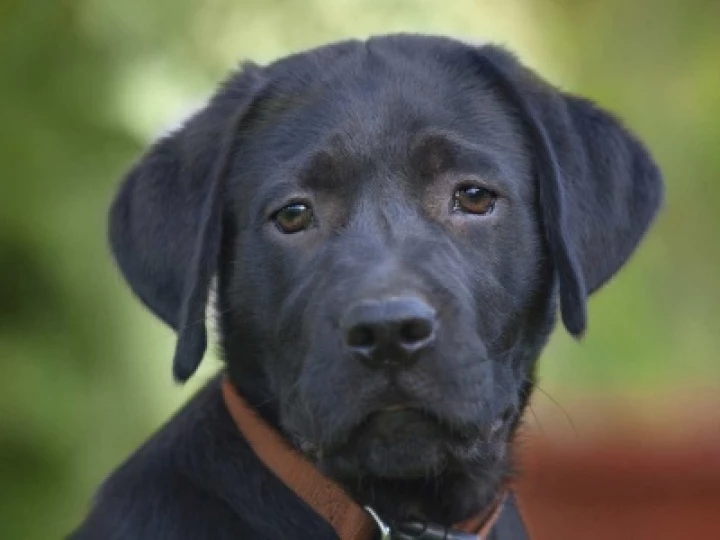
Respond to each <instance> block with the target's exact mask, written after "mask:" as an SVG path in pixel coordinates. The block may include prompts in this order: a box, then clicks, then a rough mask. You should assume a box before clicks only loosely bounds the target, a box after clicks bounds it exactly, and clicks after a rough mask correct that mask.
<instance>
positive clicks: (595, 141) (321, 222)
mask: <svg viewBox="0 0 720 540" xmlns="http://www.w3.org/2000/svg"><path fill="white" fill-rule="evenodd" d="M661 198H662V184H661V176H660V173H659V171H658V169H657V167H656V166H655V164H654V163H653V160H652V158H651V157H650V156H649V155H648V152H647V150H646V149H645V148H644V147H643V146H642V144H641V143H640V142H639V141H638V140H637V139H636V138H635V137H634V136H633V135H631V134H630V133H628V131H627V130H626V129H625V128H623V127H622V125H621V124H620V123H619V121H618V120H617V119H615V118H614V117H613V116H611V115H610V114H609V113H607V112H605V111H603V110H602V109H599V108H598V107H596V106H595V105H594V104H592V103H591V102H589V101H587V100H585V99H582V98H579V97H576V96H573V95H570V94H567V93H564V92H561V91H559V90H557V89H555V88H553V87H552V86H550V85H549V84H547V83H546V82H544V81H543V80H542V79H540V78H538V77H537V76H536V75H535V74H533V73H532V72H531V71H529V70H528V69H526V68H525V67H523V66H522V65H521V64H520V63H519V62H518V61H517V60H516V59H515V58H514V57H513V56H512V55H511V54H509V53H507V52H505V51H504V50H502V49H500V48H498V47H495V46H491V45H486V46H477V47H476V46H470V45H466V44H463V43H460V42H458V41H454V40H450V39H445V38H438V37H427V36H416V35H391V36H383V37H376V38H373V39H369V40H367V41H345V42H340V43H336V44H332V45H329V46H326V47H321V48H318V49H315V50H311V51H308V52H304V53H300V54H295V55H292V56H289V57H287V58H284V59H281V60H279V61H277V62H275V63H273V64H270V65H269V66H265V67H260V66H257V65H253V64H250V65H245V66H243V68H242V69H241V70H240V71H238V72H237V73H234V74H233V75H231V76H230V77H229V79H228V80H227V81H226V82H225V83H224V84H222V85H221V87H220V89H219V90H218V91H217V93H216V94H215V95H214V97H213V98H212V99H211V100H210V101H209V103H208V104H207V106H206V107H205V108H204V109H203V110H201V111H200V112H198V113H197V114H195V115H194V116H193V117H192V118H190V119H189V120H188V121H187V122H186V123H185V124H184V125H183V126H182V127H181V128H179V129H177V130H176V131H175V132H174V133H172V134H170V135H168V136H166V137H163V138H162V139H161V140H159V141H158V142H156V143H155V144H154V145H153V146H152V148H151V149H150V150H149V151H148V153H147V154H146V155H145V156H144V157H143V158H142V159H141V160H140V161H139V162H138V163H137V164H136V165H135V167H134V168H133V169H132V170H131V171H130V173H129V175H128V176H127V178H126V179H125V181H124V183H123V184H122V186H121V188H120V192H119V194H118V196H117V199H116V200H115V202H114V204H113V206H112V210H111V213H110V222H109V224H110V233H109V236H110V242H111V245H112V248H113V251H114V254H115V257H116V259H117V262H118V265H119V267H120V269H121V271H122V273H123V274H124V276H125V278H126V279H127V281H128V282H129V284H130V286H131V287H132V289H133V291H134V292H135V293H136V294H137V296H138V297H139V298H140V299H141V300H142V301H143V302H144V303H145V304H146V305H147V307H148V308H150V310H152V312H153V313H155V314H156V315H157V316H158V317H159V318H160V319H162V320H163V321H165V322H166V323H167V324H168V325H170V326H171V327H172V328H174V329H175V330H176V331H177V333H178V341H177V349H176V351H175V359H174V368H173V369H174V375H175V377H176V379H178V380H179V381H185V380H186V379H188V377H190V376H191V375H192V374H193V372H194V371H195V369H196V368H197V366H198V364H199V362H200V360H201V358H202V356H203V353H204V351H205V348H206V330H205V325H204V320H205V313H206V309H207V307H208V306H207V304H208V298H209V294H210V290H211V289H213V290H215V291H216V298H217V301H216V303H215V304H216V305H215V306H214V307H215V312H216V316H217V322H218V327H219V341H220V349H221V351H222V356H223V357H224V359H225V362H226V372H227V375H228V377H229V378H230V380H231V381H232V383H233V385H234V388H235V389H236V390H237V392H238V393H239V394H240V395H242V396H243V397H244V398H245V400H246V401H247V402H249V403H250V404H251V405H252V406H253V407H254V408H255V409H256V411H257V412H258V413H259V414H260V415H261V417H262V418H264V419H265V420H266V421H267V422H268V423H269V424H270V425H271V426H274V427H275V428H276V429H277V430H279V432H280V433H282V435H283V436H284V437H285V438H286V439H287V441H288V442H289V443H290V444H291V445H293V446H294V447H295V448H297V449H298V451H300V452H302V454H304V455H305V456H306V457H307V459H308V460H310V461H311V462H312V463H314V464H315V465H316V466H317V467H318V468H319V470H320V471H322V473H324V474H325V475H327V476H329V477H330V478H333V479H335V480H336V481H337V482H339V483H340V484H341V485H343V486H344V487H345V488H346V490H347V491H348V493H349V494H350V495H351V496H352V497H353V498H354V499H355V500H356V501H358V502H359V503H361V504H363V505H365V504H367V505H370V506H372V508H374V509H375V511H376V512H377V514H378V515H379V516H382V517H383V518H387V519H415V520H418V519H419V520H428V521H430V522H434V523H438V524H443V525H448V524H451V523H454V522H457V521H459V520H462V519H465V518H467V517H468V516H469V515H472V514H473V513H475V512H477V511H478V509H480V508H483V507H485V506H487V505H488V504H490V502H491V501H492V500H493V499H494V497H496V496H497V494H498V493H499V492H500V490H501V489H502V486H503V485H505V484H506V483H507V481H508V480H509V478H511V475H512V470H513V467H512V452H511V447H510V445H509V444H508V443H509V442H510V441H511V439H512V437H513V433H514V431H515V430H516V428H517V426H518V422H519V420H520V417H521V415H522V412H523V409H524V407H525V405H526V404H527V402H528V399H529V397H530V395H531V392H532V390H533V384H534V383H533V380H534V372H535V366H536V362H537V359H538V356H539V354H540V352H541V350H542V348H543V346H544V345H545V343H546V342H547V340H548V336H549V335H550V332H551V330H552V328H553V326H554V322H555V315H556V312H557V311H559V312H560V313H561V316H562V321H563V323H564V326H565V328H566V329H567V330H568V331H569V332H570V333H571V334H572V335H573V336H581V335H582V333H583V331H584V330H585V327H586V319H587V316H586V302H587V299H588V296H589V295H590V294H591V293H593V292H594V291H596V290H597V289H598V288H600V287H601V286H602V285H603V284H604V283H605V282H606V281H608V280H609V279H610V278H611V277H612V276H613V274H615V272H616V271H617V270H618V269H619V268H620V267H621V266H622V265H623V263H624V262H625V261H626V260H627V259H628V257H629V256H630V254H631V253H632V252H633V250H634V249H635V247H636V246H637V244H638V242H639V241H640V239H641V238H642V237H643V235H644V233H645V231H646V229H647V228H648V226H649V224H650V222H651V221H652V219H653V216H654V214H655V213H656V211H657V209H658V207H659V205H660V202H661ZM525 537H526V536H525V533H524V532H523V527H522V524H521V521H520V519H519V516H518V514H517V511H516V509H515V505H514V501H513V500H512V499H510V500H509V501H508V503H507V504H506V505H505V507H504V509H503V511H502V514H501V516H500V519H499V522H498V524H497V526H496V527H495V529H494V531H493V533H492V535H491V538H495V539H497V540H510V539H519V538H525ZM74 538H76V539H126V538H127V539H153V540H158V539H191V538H192V539H194V538H213V539H223V538H227V539H238V538H243V539H316V540H330V539H333V538H337V536H336V535H335V533H334V532H333V530H332V529H331V528H330V526H329V525H328V524H327V523H326V522H325V521H324V520H323V519H322V518H321V517H320V516H319V515H317V514H316V513H315V512H314V511H313V510H312V509H311V508H310V507H309V506H308V505H307V504H305V502H303V501H302V500H300V499H299V498H298V497H296V496H295V495H294V494H293V493H292V491H291V490H290V489H288V487H287V486H286V485H284V484H283V483H282V482H281V481H280V480H279V479H278V478H277V477H276V476H274V475H273V474H272V473H271V472H270V471H269V470H268V469H267V468H266V467H264V466H263V465H262V464H261V462H260V461H259V460H258V457H257V456H256V455H255V454H254V453H253V451H252V450H251V448H250V447H249V446H248V444H247V442H246V441H245V439H244V438H243V437H242V435H241V434H240V433H239V432H238V430H237V428H236V427H235V424H234V423H233V421H232V419H231V418H230V416H229V414H228V412H227V409H226V407H225V405H224V402H223V400H222V398H221V394H220V390H219V382H218V380H217V379H216V380H213V381H212V382H211V383H210V384H209V385H208V386H207V387H206V388H205V389H204V390H203V391H201V392H200V393H199V394H198V395H197V396H196V397H195V398H194V399H193V400H192V401H191V402H190V403H188V405H187V406H185V407H184V409H183V410H181V411H180V412H179V413H178V414H177V415H176V416H175V417H174V418H173V419H172V420H170V421H169V423H168V424H167V425H166V426H165V427H163V428H162V429H161V430H160V431H159V432H158V433H157V434H156V435H155V436H153V437H152V438H151V439H150V440H149V441H148V442H147V443H146V444H145V445H144V446H143V447H142V448H140V449H139V450H138V451H137V452H136V453H135V455H134V456H132V457H131V458H130V459H129V460H128V461H127V462H126V463H125V464H123V465H122V466H121V467H120V468H119V469H118V470H117V471H116V472H115V473H114V474H113V475H112V476H111V477H110V478H109V479H108V480H107V481H106V482H105V484H104V485H103V487H102V488H101V490H100V491H99V493H98V495H97V497H96V498H95V500H94V502H93V506H92V509H91V512H90V515H89V516H88V517H87V519H86V520H85V521H84V523H83V524H82V525H81V526H80V528H79V529H78V530H77V531H76V532H75V533H74Z"/></svg>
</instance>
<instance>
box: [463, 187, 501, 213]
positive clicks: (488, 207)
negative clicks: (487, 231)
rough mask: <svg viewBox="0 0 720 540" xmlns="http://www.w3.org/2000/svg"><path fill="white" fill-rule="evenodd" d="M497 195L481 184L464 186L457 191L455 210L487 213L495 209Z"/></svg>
mask: <svg viewBox="0 0 720 540" xmlns="http://www.w3.org/2000/svg"><path fill="white" fill-rule="evenodd" d="M496 200H497V195H495V193H493V192H492V191H490V190H489V189H485V188H483V187H480V186H463V187H461V188H460V189H458V190H457V191H456V192H455V197H454V201H453V210H454V211H456V212H466V213H468V214H478V215H481V216H483V215H486V214H490V213H492V211H493V210H494V209H495V201H496Z"/></svg>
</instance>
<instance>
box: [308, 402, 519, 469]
mask: <svg viewBox="0 0 720 540" xmlns="http://www.w3.org/2000/svg"><path fill="white" fill-rule="evenodd" d="M507 427H508V414H507V413H504V414H503V415H501V416H500V417H498V418H497V419H496V420H495V421H494V422H492V423H491V424H490V425H489V426H487V427H485V428H481V427H479V426H477V425H467V424H460V423H457V422H453V421H452V420H450V419H447V418H444V417H442V416H440V415H438V414H437V413H435V412H433V411H431V410H427V409H422V408H418V407H413V406H411V405H407V404H392V405H386V406H382V407H379V408H377V409H374V410H373V411H371V412H370V413H368V414H367V415H366V416H365V417H364V418H363V419H362V420H361V421H360V422H359V423H357V424H356V425H355V426H354V427H352V428H351V429H349V430H348V432H347V433H346V434H345V436H344V437H342V438H341V439H337V440H336V441H334V442H333V443H332V444H329V445H325V446H324V447H323V448H322V449H317V451H316V452H315V456H314V457H315V458H316V459H315V460H316V462H317V464H318V466H319V467H320V468H321V470H323V471H324V472H326V473H327V474H329V475H331V476H334V477H337V478H350V477H362V476H372V477H378V478H388V479H393V478H394V479H398V480H400V479H416V478H428V477H431V476H439V475H440V474H442V473H443V472H444V471H445V470H446V469H448V468H456V467H458V468H461V467H464V466H466V465H467V464H475V465H479V464H484V465H487V464H489V463H491V462H495V461H497V460H499V459H501V458H502V456H503V455H504V451H505V443H504V440H503V434H504V433H505V432H506V431H508V429H507Z"/></svg>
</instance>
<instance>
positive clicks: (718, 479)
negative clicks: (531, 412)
mask: <svg viewBox="0 0 720 540" xmlns="http://www.w3.org/2000/svg"><path fill="white" fill-rule="evenodd" d="M523 446H524V447H523V448H522V449H521V451H520V456H521V460H520V463H521V467H522V470H521V479H520V481H519V483H518V485H517V492H518V496H519V503H520V508H521V511H522V514H523V518H524V520H525V522H526V524H527V527H528V529H529V531H530V534H531V538H532V540H688V539H693V540H694V539H708V540H711V539H720V432H719V431H718V430H715V432H714V433H711V436H710V438H705V439H703V440H691V439H686V440H684V441H678V440H673V441H664V442H663V441H662V440H650V441H648V440H642V437H640V436H639V435H638V434H627V433H618V434H605V436H604V437H600V438H593V439H592V440H589V439H588V440H580V441H578V440H575V441H568V440H559V441H557V442H555V441H550V440H548V439H547V438H542V439H541V440H532V441H526V443H525V444H524V445H523Z"/></svg>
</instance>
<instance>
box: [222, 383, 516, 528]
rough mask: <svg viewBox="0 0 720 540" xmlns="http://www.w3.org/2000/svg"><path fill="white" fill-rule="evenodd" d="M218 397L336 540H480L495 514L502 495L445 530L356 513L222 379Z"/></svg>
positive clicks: (353, 506)
mask: <svg viewBox="0 0 720 540" xmlns="http://www.w3.org/2000/svg"><path fill="white" fill-rule="evenodd" d="M222 394H223V400H224V402H225V405H226V407H227V409H228V412H229V413H230V416H231V417H232V419H233V421H234V423H235V425H236V426H237V428H238V429H239V431H240V432H241V433H242V434H243V436H244V437H245V439H246V440H247V441H248V443H249V444H250V446H251V447H252V449H253V450H254V452H255V454H256V455H257V456H258V458H259V459H260V460H261V461H262V462H263V463H264V464H265V465H266V466H267V467H268V468H269V469H270V470H271V471H272V472H273V473H274V474H275V475H276V476H277V477H278V478H279V479H280V480H282V481H283V482H284V483H285V484H286V485H287V487H288V488H290V489H291V490H292V491H294V492H295V493H296V495H298V496H299V497H300V498H301V499H303V500H304V501H305V502H306V503H307V504H308V505H309V506H311V507H312V508H313V509H314V510H315V511H316V512H317V513H318V514H319V515H320V516H321V517H323V518H324V519H325V520H326V521H327V522H328V523H329V524H330V525H331V526H332V527H333V529H335V531H336V532H337V534H338V536H339V537H340V539H341V540H369V539H371V538H373V535H374V531H375V530H376V529H379V530H380V531H381V533H382V535H383V536H382V538H399V539H402V538H415V537H417V534H418V533H420V532H423V534H424V536H422V537H423V538H428V539H430V540H432V539H433V538H438V539H441V538H446V539H458V540H470V539H483V538H485V537H486V534H487V533H488V532H489V531H490V529H491V528H492V527H493V525H494V524H495V522H496V520H497V518H498V517H499V515H500V512H501V510H502V504H503V502H504V500H505V493H506V492H505V490H503V491H502V493H501V494H500V495H499V496H497V497H496V498H495V500H494V501H493V503H492V504H491V505H489V506H488V507H486V508H484V509H483V510H482V511H481V512H478V513H477V514H475V515H473V516H472V517H470V518H469V519H466V520H464V521H463V522H460V523H457V524H456V525H454V526H453V527H452V528H451V529H448V528H447V527H444V526H441V525H435V524H429V523H420V522H403V523H389V524H386V523H385V522H384V521H383V520H382V518H380V517H379V516H378V515H377V513H376V512H374V511H373V510H372V509H371V508H369V507H366V508H365V509H363V508H361V507H360V506H359V505H358V504H357V503H356V502H355V501H354V500H353V499H352V498H351V497H350V496H349V495H348V494H347V493H346V492H345V491H344V490H343V489H342V488H341V487H340V486H339V485H338V484H336V483H335V482H333V481H332V480H330V479H329V478H327V477H325V476H323V475H322V474H321V473H320V472H319V471H318V470H317V469H316V468H315V467H314V466H313V465H312V464H311V463H310V462H309V461H307V460H306V459H305V458H303V457H302V456H301V455H300V454H299V453H298V452H297V451H295V450H294V449H293V448H292V447H291V446H290V445H289V444H288V443H287V441H286V440H285V439H284V438H283V437H282V436H281V435H280V432H279V431H278V430H276V429H273V428H272V427H271V426H270V425H269V424H268V423H267V422H266V421H265V420H264V419H263V418H261V416H260V415H258V414H257V412H256V411H255V410H253V408H252V407H251V406H249V405H248V404H247V403H246V402H245V400H244V399H243V398H242V397H241V396H240V395H239V394H238V393H237V391H236V390H235V388H234V386H233V384H232V383H231V382H230V380H229V379H228V378H224V379H223V381H222Z"/></svg>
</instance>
